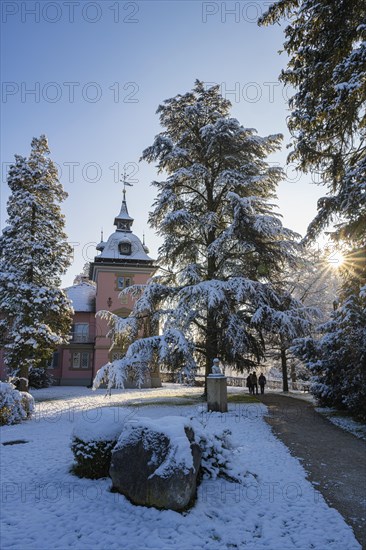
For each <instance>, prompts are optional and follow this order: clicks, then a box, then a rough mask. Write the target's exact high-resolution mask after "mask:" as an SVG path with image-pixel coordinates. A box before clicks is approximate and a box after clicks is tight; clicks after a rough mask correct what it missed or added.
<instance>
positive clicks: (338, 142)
mask: <svg viewBox="0 0 366 550" xmlns="http://www.w3.org/2000/svg"><path fill="white" fill-rule="evenodd" d="M284 16H287V17H289V20H290V24H289V25H288V26H287V28H286V30H285V35H286V42H285V44H284V49H285V51H286V52H287V54H288V55H289V62H288V66H287V69H286V70H284V71H283V72H282V74H281V79H282V80H283V82H284V83H285V84H289V85H291V86H293V87H294V88H295V93H294V95H293V97H292V98H291V99H290V102H289V103H290V109H291V114H290V118H289V129H290V131H291V132H292V135H293V138H294V140H293V150H292V152H291V154H290V159H291V160H295V161H297V162H298V163H299V167H300V168H301V169H302V170H303V171H309V170H317V171H318V172H320V173H321V174H322V178H323V184H324V185H326V186H327V188H328V195H327V196H325V197H323V198H322V199H320V200H319V202H318V214H317V216H316V217H315V219H314V220H313V222H312V223H311V224H310V226H309V229H308V239H310V240H313V239H315V238H316V237H317V236H318V235H319V233H320V232H321V231H322V230H324V229H325V228H327V227H328V225H329V224H331V223H333V224H335V225H334V227H333V228H332V230H331V232H330V235H331V237H332V238H333V240H334V241H335V242H336V243H341V244H342V245H343V246H344V247H345V248H346V249H347V253H346V254H345V262H344V267H343V268H342V271H341V274H342V278H343V288H342V292H341V295H340V306H339V309H338V311H337V312H335V313H334V315H333V318H332V320H331V321H330V322H329V323H327V324H325V325H322V327H321V329H320V330H321V332H322V333H323V337H322V338H321V339H320V340H319V341H318V340H306V341H305V343H304V346H305V347H306V351H305V350H304V349H302V348H301V346H300V344H299V345H298V346H297V348H296V349H298V350H299V353H300V356H302V357H304V358H306V360H307V362H308V365H309V366H310V367H311V368H312V369H313V372H314V373H315V375H316V376H315V386H314V391H315V393H316V395H317V396H318V397H322V396H324V395H327V396H328V397H329V400H328V403H330V402H331V401H332V399H333V400H334V404H336V405H338V406H339V405H340V404H342V406H348V405H349V407H350V408H352V410H354V407H353V405H352V403H356V402H357V403H359V402H360V400H362V398H363V395H364V391H365V388H364V386H362V384H365V373H363V374H361V373H360V372H359V371H358V370H357V369H362V368H363V369H364V368H365V358H364V353H365V352H364V340H365V327H364V315H365V312H364V309H363V308H364V307H365V302H364V293H365V284H366V186H365V173H366V110H365V105H366V79H365V69H366V41H365V36H366V25H365V20H366V4H365V3H364V2H359V1H357V0H349V1H347V2H345V1H340V2H334V1H333V0H325V1H323V2H316V1H315V0H300V1H298V0H280V1H278V2H275V3H274V4H273V5H272V6H271V7H270V9H269V11H268V12H267V13H266V14H265V15H264V17H263V18H262V19H261V21H260V23H261V24H272V23H275V22H279V21H280V20H281V18H282V17H284ZM342 350H343V351H342ZM331 351H332V353H331ZM348 352H349V353H348ZM331 360H332V361H333V362H331ZM331 369H333V371H332V372H330V370H331ZM352 378H353V379H354V380H353V382H351V380H352ZM342 380H344V383H343V382H342ZM319 385H320V386H319ZM319 387H322V391H321V392H319V391H318V390H319ZM342 388H343V390H344V395H343V396H342V391H343V390H342Z"/></svg>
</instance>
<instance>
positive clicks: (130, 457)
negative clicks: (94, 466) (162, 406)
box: [109, 416, 201, 511]
mask: <svg viewBox="0 0 366 550" xmlns="http://www.w3.org/2000/svg"><path fill="white" fill-rule="evenodd" d="M200 463H201V449H200V447H199V446H198V444H197V443H196V442H195V434H194V431H193V429H192V427H191V426H190V425H189V421H188V420H187V419H185V418H182V417H180V416H179V417H174V416H173V417H171V416H170V417H164V418H160V419H158V420H151V419H147V418H140V419H138V420H133V421H131V422H129V423H127V424H126V425H125V426H124V428H123V430H122V433H121V435H120V438H119V440H118V442H117V445H116V447H115V448H114V450H113V452H112V460H111V467H110V470H109V475H110V477H111V478H112V482H113V488H114V489H115V490H116V491H118V492H119V493H122V494H123V495H125V496H126V497H127V498H128V499H129V500H131V502H133V503H134V504H138V505H142V506H154V507H155V508H159V509H171V510H176V511H180V510H184V509H187V508H188V507H189V506H191V505H192V504H193V502H194V498H195V493H196V485H197V475H198V472H199V469H200Z"/></svg>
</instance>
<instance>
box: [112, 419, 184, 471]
mask: <svg viewBox="0 0 366 550" xmlns="http://www.w3.org/2000/svg"><path fill="white" fill-rule="evenodd" d="M190 427H191V426H190V422H189V419H187V418H184V417H181V416H165V417H164V418H160V419H159V421H158V422H157V421H156V420H151V419H149V418H138V419H137V418H135V419H133V420H132V421H130V422H129V423H128V424H126V425H125V427H124V428H123V431H122V433H121V435H120V437H119V439H118V441H117V445H116V447H115V451H118V450H119V449H121V448H123V447H125V446H126V445H130V444H135V443H136V441H139V440H140V439H141V438H143V440H144V446H147V444H148V441H147V439H148V437H146V436H147V435H148V434H151V433H153V432H155V433H159V434H161V435H163V436H164V437H165V438H167V439H168V440H169V442H170V449H169V453H168V454H167V456H166V457H165V460H164V461H163V462H162V463H161V464H160V465H159V467H158V468H157V469H156V470H155V471H154V475H158V476H160V477H166V476H167V475H169V473H171V472H172V471H173V470H174V469H175V468H181V469H182V470H183V471H184V472H188V471H189V470H190V469H191V468H193V457H192V452H191V444H190V441H189V440H188V438H187V434H186V430H187V429H189V428H190Z"/></svg>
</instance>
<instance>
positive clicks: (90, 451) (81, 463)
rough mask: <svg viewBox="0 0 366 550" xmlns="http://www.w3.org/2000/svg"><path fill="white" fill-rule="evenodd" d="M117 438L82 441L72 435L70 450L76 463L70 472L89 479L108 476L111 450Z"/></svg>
mask: <svg viewBox="0 0 366 550" xmlns="http://www.w3.org/2000/svg"><path fill="white" fill-rule="evenodd" d="M117 439H118V438H117ZM117 439H114V440H112V441H82V440H81V439H79V438H78V437H74V438H73V440H72V443H71V450H72V452H73V453H74V457H75V461H76V464H74V465H73V467H72V473H74V474H75V475H77V476H79V477H88V478H90V479H99V478H100V477H108V475H109V466H110V464H111V459H112V450H113V448H114V446H115V445H116V443H117Z"/></svg>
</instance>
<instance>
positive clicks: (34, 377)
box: [28, 367, 53, 390]
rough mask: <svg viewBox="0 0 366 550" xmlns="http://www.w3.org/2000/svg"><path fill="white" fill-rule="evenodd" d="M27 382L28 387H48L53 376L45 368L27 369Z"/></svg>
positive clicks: (51, 382)
mask: <svg viewBox="0 0 366 550" xmlns="http://www.w3.org/2000/svg"><path fill="white" fill-rule="evenodd" d="M28 383H29V387H30V388H35V389H37V390H38V389H41V388H49V387H50V386H52V384H53V376H52V374H51V373H50V372H49V370H48V369H47V368H36V367H34V368H31V369H29V378H28Z"/></svg>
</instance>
